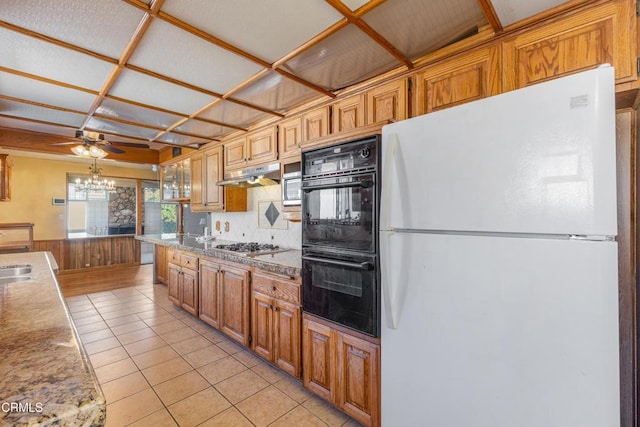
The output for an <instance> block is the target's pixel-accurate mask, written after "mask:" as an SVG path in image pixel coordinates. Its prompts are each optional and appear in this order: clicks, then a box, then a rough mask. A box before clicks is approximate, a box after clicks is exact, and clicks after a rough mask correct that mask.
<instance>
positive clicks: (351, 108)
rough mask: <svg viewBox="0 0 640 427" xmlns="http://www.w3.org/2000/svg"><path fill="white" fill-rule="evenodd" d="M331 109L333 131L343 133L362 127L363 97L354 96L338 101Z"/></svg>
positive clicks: (363, 115)
mask: <svg viewBox="0 0 640 427" xmlns="http://www.w3.org/2000/svg"><path fill="white" fill-rule="evenodd" d="M331 107H332V108H333V131H334V132H336V133H340V132H345V131H348V130H351V129H355V128H358V127H361V126H364V119H365V114H364V110H365V97H364V95H356V96H352V97H350V98H346V99H343V100H342V101H338V102H336V103H335V104H333V105H332V106H331Z"/></svg>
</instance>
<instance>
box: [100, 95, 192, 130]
mask: <svg viewBox="0 0 640 427" xmlns="http://www.w3.org/2000/svg"><path fill="white" fill-rule="evenodd" d="M96 114H101V115H104V116H109V117H113V118H117V119H122V120H127V121H131V122H138V123H144V124H147V125H151V126H159V127H169V126H171V125H172V124H174V123H175V122H177V121H178V120H180V119H182V117H181V116H177V115H175V114H169V113H165V112H162V111H156V110H151V109H149V108H144V107H138V106H137V105H132V104H127V103H126V102H121V101H117V100H115V99H109V98H106V99H105V100H104V101H102V104H100V106H99V107H98V109H97V110H96Z"/></svg>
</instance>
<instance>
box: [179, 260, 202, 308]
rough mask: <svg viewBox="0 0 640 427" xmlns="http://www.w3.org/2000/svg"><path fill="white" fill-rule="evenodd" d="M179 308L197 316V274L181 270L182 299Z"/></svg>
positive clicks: (188, 270)
mask: <svg viewBox="0 0 640 427" xmlns="http://www.w3.org/2000/svg"><path fill="white" fill-rule="evenodd" d="M180 303H181V304H180V306H181V307H182V308H184V309H185V310H186V311H188V312H189V313H191V314H193V315H194V316H197V315H198V273H197V272H196V271H195V270H191V269H189V268H183V269H182V298H181V300H180Z"/></svg>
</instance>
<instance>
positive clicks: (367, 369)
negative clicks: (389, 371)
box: [336, 333, 380, 425]
mask: <svg viewBox="0 0 640 427" xmlns="http://www.w3.org/2000/svg"><path fill="white" fill-rule="evenodd" d="M337 353H338V387H337V393H336V398H337V400H336V404H337V405H338V407H339V408H341V409H342V410H343V411H344V412H346V413H347V414H348V415H350V416H351V417H353V418H354V419H355V420H357V421H359V422H361V423H362V424H365V425H379V417H380V402H379V398H378V396H379V387H380V384H379V381H380V380H379V378H380V374H379V370H380V347H379V346H377V345H375V344H372V343H370V342H367V341H364V340H361V339H359V338H356V337H354V336H351V335H347V334H344V333H338V345H337Z"/></svg>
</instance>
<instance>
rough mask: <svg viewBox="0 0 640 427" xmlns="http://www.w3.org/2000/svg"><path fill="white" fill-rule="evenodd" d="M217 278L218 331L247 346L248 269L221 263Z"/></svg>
mask: <svg viewBox="0 0 640 427" xmlns="http://www.w3.org/2000/svg"><path fill="white" fill-rule="evenodd" d="M219 280H220V285H219V288H218V289H219V291H218V292H219V293H218V296H219V298H220V305H219V310H220V312H219V316H220V317H219V319H220V331H221V332H223V333H224V334H225V335H227V336H228V337H229V338H231V339H233V340H235V341H237V342H238V343H240V344H242V345H244V346H246V347H249V327H250V325H249V297H250V294H249V270H245V269H242V268H238V267H231V266H228V265H222V267H221V269H220V277H219Z"/></svg>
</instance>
